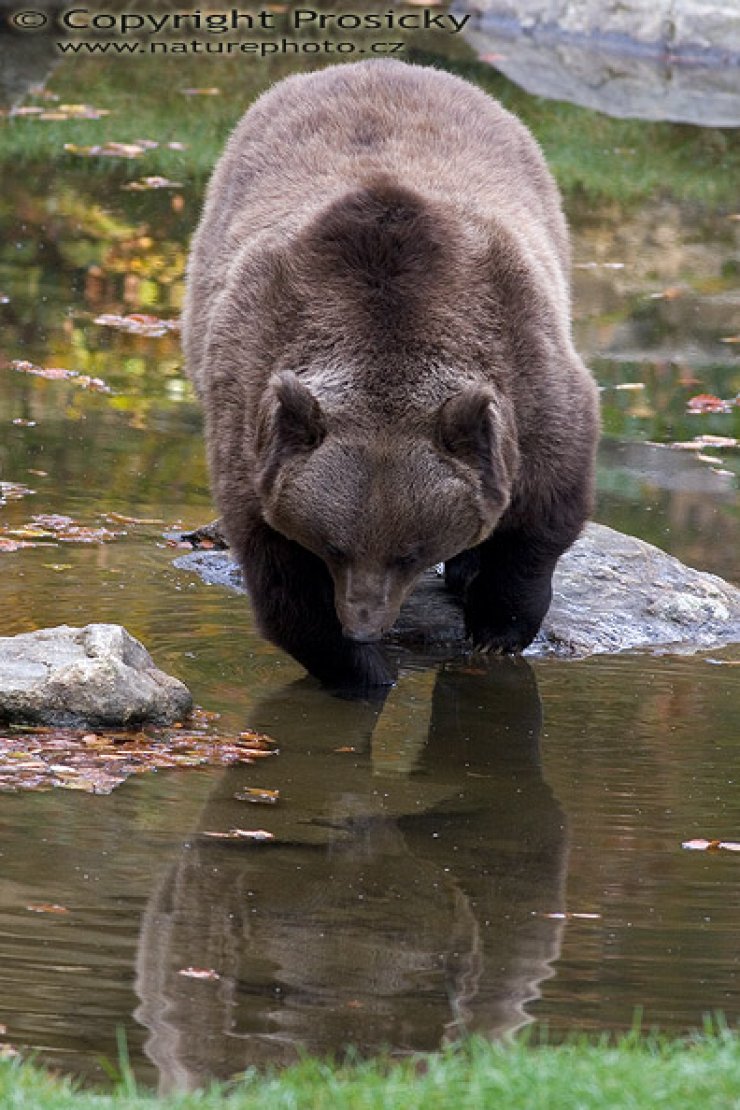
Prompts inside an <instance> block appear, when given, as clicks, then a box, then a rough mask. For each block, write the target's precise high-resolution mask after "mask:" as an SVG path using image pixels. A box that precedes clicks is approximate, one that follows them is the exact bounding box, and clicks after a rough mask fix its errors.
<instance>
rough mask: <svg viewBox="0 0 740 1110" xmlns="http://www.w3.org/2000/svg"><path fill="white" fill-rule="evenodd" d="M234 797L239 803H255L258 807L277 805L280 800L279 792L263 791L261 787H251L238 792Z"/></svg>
mask: <svg viewBox="0 0 740 1110" xmlns="http://www.w3.org/2000/svg"><path fill="white" fill-rule="evenodd" d="M234 797H235V798H236V800H237V801H238V802H254V803H256V804H257V805H259V804H262V805H270V806H271V805H275V803H276V802H277V801H278V800H279V798H280V791H279V790H263V789H262V788H260V787H259V786H249V787H247V788H246V790H240V791H238V792H237V793H236V794H235V795H234Z"/></svg>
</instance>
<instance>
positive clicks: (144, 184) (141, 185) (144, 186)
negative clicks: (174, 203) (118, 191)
mask: <svg viewBox="0 0 740 1110" xmlns="http://www.w3.org/2000/svg"><path fill="white" fill-rule="evenodd" d="M122 187H123V188H124V189H126V190H128V192H131V193H144V192H148V191H149V190H152V189H181V188H182V182H181V181H170V180H169V178H167V177H157V176H152V177H142V178H140V179H139V180H138V181H129V182H128V184H127V185H124V186H122Z"/></svg>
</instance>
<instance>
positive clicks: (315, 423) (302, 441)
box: [255, 370, 326, 481]
mask: <svg viewBox="0 0 740 1110" xmlns="http://www.w3.org/2000/svg"><path fill="white" fill-rule="evenodd" d="M325 435H326V422H325V420H324V414H323V412H322V411H321V406H320V404H319V402H318V401H317V400H316V398H315V397H314V395H313V393H311V391H310V390H309V389H307V388H306V386H305V385H303V383H302V382H301V381H299V379H298V378H297V377H296V375H295V374H293V373H291V371H290V370H284V371H283V372H282V373H280V374H275V375H274V377H272V378H271V379H270V382H269V384H268V386H267V391H266V395H265V397H264V400H263V402H262V407H261V410H260V415H259V420H258V423H257V434H256V437H255V453H256V455H257V459H258V461H259V463H260V464H261V467H260V468H261V477H262V481H270V480H271V477H274V474H275V471H276V470H277V468H278V467H279V466H280V465H281V464H282V463H283V462H284V461H285V460H286V459H287V458H289V457H290V456H291V455H297V454H303V453H305V452H308V451H313V450H314V449H315V448H316V447H318V446H319V444H320V443H321V441H322V440H323V438H324V436H325Z"/></svg>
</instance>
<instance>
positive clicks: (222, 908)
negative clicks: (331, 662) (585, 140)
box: [0, 164, 740, 1088]
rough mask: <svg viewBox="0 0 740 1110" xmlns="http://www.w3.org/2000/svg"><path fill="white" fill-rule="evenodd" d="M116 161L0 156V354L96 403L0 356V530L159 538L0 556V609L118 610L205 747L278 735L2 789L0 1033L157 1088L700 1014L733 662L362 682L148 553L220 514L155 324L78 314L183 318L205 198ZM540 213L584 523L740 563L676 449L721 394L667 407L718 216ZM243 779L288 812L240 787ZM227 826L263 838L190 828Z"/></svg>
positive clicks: (733, 658)
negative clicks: (560, 280)
mask: <svg viewBox="0 0 740 1110" xmlns="http://www.w3.org/2000/svg"><path fill="white" fill-rule="evenodd" d="M4 169H7V167H4ZM123 181H124V178H123V177H121V179H120V180H119V179H117V178H116V175H115V173H110V172H109V173H107V174H96V173H93V172H92V171H91V170H90V169H89V167H88V166H82V167H81V168H80V167H78V166H76V165H74V166H73V165H66V164H65V167H64V169H63V171H62V170H60V171H59V172H57V173H56V175H55V176H54V177H53V178H52V179H49V177H48V175H47V174H44V173H42V172H41V171H38V170H36V171H34V172H30V171H29V169H28V167H23V168H22V169H20V168H19V169H18V171H17V172H16V173H15V174H13V173H11V174H6V180H5V182H4V188H3V194H2V197H1V198H0V220H1V221H2V227H1V228H0V231H1V232H2V235H1V237H0V242H2V247H1V248H0V292H2V293H3V294H5V295H6V296H7V297H8V303H7V304H5V305H3V306H2V307H1V308H0V312H2V313H3V320H4V327H3V338H2V349H1V350H0V355H2V359H3V360H4V361H5V360H12V359H27V360H30V361H31V362H33V363H36V364H39V365H41V366H43V367H49V366H62V367H65V368H67V369H75V370H77V371H78V372H80V373H82V374H88V375H92V376H97V377H100V378H102V379H104V380H105V381H106V382H107V383H108V385H109V386H110V387H111V389H112V390H113V393H112V394H110V395H107V394H101V393H95V392H91V391H89V390H86V389H83V388H80V387H79V386H75V385H74V384H73V383H70V382H65V381H58V380H52V381H49V380H44V379H43V378H41V377H38V376H32V375H29V374H27V373H23V372H19V371H17V370H14V369H11V368H5V369H0V429H2V430H1V431H0V479H2V480H3V481H6V482H17V483H23V484H24V485H26V486H28V487H30V488H31V489H32V490H33V491H34V492H33V493H29V494H27V495H26V496H24V497H22V498H21V499H20V500H15V501H8V502H7V504H5V505H2V506H0V528H3V529H7V528H19V527H22V526H24V525H26V524H27V523H28V522H29V521H30V519H31V517H32V515H33V514H38V513H63V514H67V515H69V516H71V517H73V518H74V520H75V521H76V522H78V523H81V524H84V525H92V526H97V525H99V524H100V523H101V520H102V517H101V514H108V513H111V512H113V513H118V514H124V515H126V516H130V517H136V518H147V519H160V520H162V521H163V524H161V525H158V524H118V525H117V527H118V528H119V529H120V530H121V531H123V532H125V534H124V535H122V536H119V537H118V538H116V539H114V540H113V541H111V542H110V543H107V544H104V545H101V544H91V545H82V544H59V545H57V546H55V547H49V546H48V545H47V546H37V547H28V548H23V549H20V550H18V551H15V552H10V551H0V561H1V567H2V574H0V614H2V623H1V627H0V632H2V634H5V635H9V634H13V633H16V632H21V631H26V630H29V629H32V628H36V627H42V626H46V625H53V624H60V623H64V622H67V623H71V624H82V623H87V622H89V621H101V620H102V621H105V620H110V621H116V622H120V623H123V624H125V625H126V627H127V628H128V629H129V630H130V631H131V632H132V633H133V634H134V635H136V636H139V637H140V638H141V639H142V640H143V641H144V643H145V644H146V645H147V647H148V648H149V649H150V651H151V652H152V654H153V655H154V657H155V659H156V661H157V663H158V664H159V665H160V666H162V667H164V668H165V669H166V670H169V671H171V672H172V673H174V674H176V675H177V676H178V677H180V678H182V679H183V680H184V681H185V682H187V683H188V684H189V685H190V687H191V689H192V690H193V693H194V696H195V699H196V701H197V702H198V703H199V704H200V705H202V706H204V707H206V708H207V709H210V710H218V711H219V712H220V713H221V714H222V717H221V719H220V721H219V722H218V728H219V730H221V731H222V732H223V733H224V735H229V734H233V733H234V732H236V731H238V730H239V729H242V728H245V727H248V726H249V727H254V728H258V729H262V730H264V731H266V732H268V733H270V735H272V736H273V737H274V738H275V739H276V740H277V741H278V744H279V748H280V754H279V755H277V756H274V757H272V758H270V759H266V760H263V761H261V762H260V763H259V764H255V765H253V766H247V767H241V768H239V769H229V770H226V771H224V770H221V769H208V770H203V769H197V770H191V771H180V772H158V773H156V774H151V775H141V776H137V777H136V778H134V779H130V780H129V781H128V782H126V783H125V784H124V785H122V786H121V787H119V788H118V789H117V790H116V791H115V792H114V793H113V794H112V795H110V796H107V797H97V796H90V795H86V794H81V793H76V792H72V791H62V790H55V791H52V792H49V793H45V794H32V793H23V794H20V793H19V794H11V793H6V794H3V795H2V796H1V797H2V801H1V803H0V1026H6V1027H7V1034H6V1036H7V1039H8V1040H9V1041H11V1042H12V1043H13V1044H15V1045H18V1046H20V1047H22V1048H24V1049H25V1048H33V1049H36V1050H38V1051H39V1054H40V1058H41V1059H42V1060H44V1061H48V1062H51V1063H54V1064H58V1065H61V1066H62V1067H64V1068H65V1069H68V1070H70V1071H72V1072H75V1073H77V1074H82V1075H84V1076H86V1077H88V1078H91V1079H95V1080H96V1081H102V1080H104V1078H105V1072H104V1069H103V1068H102V1066H101V1063H100V1061H101V1058H107V1059H108V1060H115V1059H116V1056H117V1048H116V1031H117V1029H119V1028H122V1029H124V1030H125V1034H126V1038H127V1041H128V1045H129V1051H130V1054H131V1058H132V1062H133V1065H134V1068H135V1070H136V1073H137V1075H140V1076H141V1077H142V1078H143V1079H144V1080H146V1081H148V1082H150V1083H152V1084H157V1083H158V1082H159V1083H160V1084H161V1085H162V1087H164V1088H169V1087H172V1086H174V1085H190V1084H192V1083H194V1082H196V1081H197V1080H199V1079H203V1078H205V1077H207V1076H210V1075H218V1076H222V1077H224V1076H228V1075H230V1074H232V1073H233V1072H235V1071H237V1070H239V1069H241V1068H244V1067H246V1066H248V1065H249V1064H251V1063H255V1062H257V1063H267V1062H280V1063H282V1062H285V1061H290V1060H293V1059H295V1057H296V1055H297V1053H298V1052H299V1051H300V1050H302V1049H309V1050H311V1051H315V1052H319V1053H328V1052H341V1051H342V1050H343V1048H344V1047H345V1046H346V1045H347V1044H353V1045H355V1046H357V1047H358V1049H359V1051H360V1052H361V1053H363V1054H370V1053H373V1052H375V1051H377V1050H379V1049H381V1048H382V1047H384V1046H388V1047H390V1048H391V1049H392V1050H393V1051H395V1052H408V1051H413V1050H418V1049H432V1048H434V1047H436V1046H438V1045H439V1044H440V1043H442V1042H443V1041H445V1040H450V1039H454V1038H456V1037H458V1036H460V1035H461V1034H462V1033H464V1032H465V1031H466V1030H478V1031H482V1032H485V1033H487V1034H489V1035H491V1036H497V1035H500V1034H501V1033H503V1032H505V1031H508V1030H513V1029H516V1028H518V1027H520V1026H523V1025H524V1024H526V1023H528V1022H531V1021H536V1022H543V1023H546V1025H547V1026H548V1028H549V1030H550V1036H552V1037H560V1036H562V1035H564V1034H565V1033H566V1032H568V1031H570V1030H582V1029H587V1030H617V1029H623V1028H625V1027H627V1026H629V1025H630V1024H631V1023H632V1021H633V1017H634V1013H635V1010H636V1008H637V1007H641V1008H642V1012H643V1021H644V1024H645V1025H646V1026H653V1025H655V1026H659V1027H660V1028H661V1029H664V1030H668V1031H678V1030H685V1029H688V1028H692V1027H696V1026H697V1025H699V1024H701V1022H702V1020H703V1017H704V1015H705V1014H707V1013H709V1012H713V1011H718V1010H721V1011H723V1012H724V1013H725V1015H726V1016H727V1018H728V1020H729V1021H730V1022H731V1023H733V1022H736V1021H737V1019H738V1017H739V1016H740V943H739V942H738V938H739V934H738V925H737V923H738V921H739V920H740V882H739V881H738V880H739V879H740V871H739V870H738V868H739V867H740V856H738V855H733V854H732V853H721V852H715V853H711V854H710V853H701V852H688V851H685V850H682V848H681V842H682V841H685V840H688V839H690V838H693V837H707V838H712V837H714V838H719V839H726V840H740V790H739V789H738V753H739V747H738V745H739V738H738V709H739V708H740V672H738V669H737V662H738V660H737V655H736V654H735V655H733V653H731V652H729V651H724V652H721V653H715V654H712V653H710V654H709V655H708V656H706V657H702V658H697V659H692V658H683V657H682V658H675V657H670V656H662V657H651V656H649V655H633V656H623V657H617V658H606V657H603V658H595V659H592V660H589V661H585V662H573V663H568V662H558V661H541V662H538V663H536V664H535V665H530V664H528V663H527V662H526V661H521V660H520V661H516V662H514V661H500V660H499V661H491V662H490V663H487V664H485V665H483V664H481V663H480V662H479V661H477V660H475V659H462V660H460V659H459V660H452V661H448V662H443V663H440V662H439V661H436V662H435V661H433V660H424V659H421V658H418V657H413V656H409V657H408V658H407V659H406V660H405V665H404V667H403V669H402V673H401V679H400V681H399V684H398V686H397V687H396V688H394V689H393V690H392V691H391V692H390V694H389V696H388V698H387V700H386V701H385V703H384V704H376V705H373V704H367V703H357V702H349V701H342V700H338V699H333V698H331V697H329V696H328V695H326V694H325V693H323V692H322V691H320V690H319V689H317V688H316V687H315V686H314V685H313V683H312V682H310V681H308V680H305V679H303V678H302V676H301V671H300V669H299V668H298V667H297V666H296V665H295V664H294V663H293V662H292V661H291V660H290V659H288V658H287V657H286V656H284V655H282V654H281V653H280V652H278V651H277V650H276V649H273V648H271V647H270V646H269V645H267V644H265V643H264V642H263V641H262V640H261V639H260V638H259V637H258V636H257V634H256V633H255V631H254V629H253V626H252V623H251V619H250V614H249V609H248V604H247V602H246V601H245V600H244V599H243V598H239V597H234V596H227V595H226V594H225V593H224V592H222V591H220V590H219V589H217V588H214V587H208V586H205V585H203V584H202V583H200V582H198V581H195V580H194V579H193V578H192V577H191V576H190V575H188V574H186V573H185V572H181V571H178V570H176V569H174V568H173V567H172V565H171V563H172V558H173V554H174V553H173V552H172V551H171V550H170V549H169V548H168V547H167V546H166V545H165V542H164V540H163V539H162V533H163V531H164V530H165V527H172V526H174V525H176V524H178V523H179V524H182V525H184V526H195V525H197V524H199V523H203V522H204V521H205V520H207V519H210V517H211V516H212V515H213V512H212V509H211V506H210V499H209V495H208V489H207V475H206V471H205V464H204V459H203V449H202V442H201V433H200V417H199V413H198V411H197V408H196V406H195V404H194V402H193V400H192V396H191V393H190V391H189V387H187V386H186V385H185V383H184V382H183V379H182V376H181V372H180V355H179V350H178V343H177V337H176V336H175V335H173V334H172V333H169V334H167V335H165V336H161V337H157V338H142V337H137V336H130V335H123V334H121V333H119V332H117V331H115V330H111V329H110V328H106V327H104V326H102V325H98V324H95V323H94V319H95V317H96V316H97V315H99V314H100V313H105V312H107V313H110V312H117V313H121V312H146V313H155V314H158V315H161V316H164V317H167V318H170V317H175V316H177V314H178V312H179V305H180V301H181V295H182V268H183V262H184V257H185V251H186V244H187V237H188V234H189V232H190V230H191V228H192V226H193V223H194V221H195V219H196V215H197V211H198V206H199V203H200V195H199V193H198V191H197V190H195V189H191V188H182V189H178V190H175V191H172V190H169V191H162V192H157V193H131V192H126V191H123V190H122V189H121V187H120V186H121V185H122V184H123ZM568 207H569V214H570V217H571V222H572V225H573V228H574V251H575V260H576V264H577V268H576V270H575V317H576V321H575V327H576V333H577V339H578V343H579V346H580V349H581V350H582V352H583V353H584V355H585V356H586V357H587V358H588V359H589V361H590V363H591V365H592V366H593V368H594V372H595V374H596V377H597V379H598V381H599V383H600V384H601V385H602V386H604V392H603V401H604V423H605V432H606V436H605V442H604V445H603V449H602V455H601V466H600V494H599V505H598V512H597V519H598V520H600V521H603V522H605V523H609V524H612V525H615V526H616V527H619V528H623V529H624V530H626V531H631V532H634V533H636V534H638V535H641V536H642V537H644V538H646V539H649V540H651V541H652V542H655V543H658V544H659V545H660V546H662V547H664V548H665V549H666V550H669V551H671V552H672V553H673V554H676V555H678V556H680V557H681V558H683V559H685V560H686V561H687V562H690V563H691V564H693V565H695V566H699V567H702V568H705V569H710V570H713V571H715V572H717V573H721V574H724V575H725V576H727V577H730V578H734V579H735V580H737V577H738V564H737V550H738V540H739V539H740V529H739V528H738V517H737V497H736V476H737V472H738V458H737V452H736V451H735V452H733V451H732V450H731V449H727V448H723V449H722V448H716V447H713V446H706V447H705V449H704V451H703V454H704V455H705V456H708V457H707V458H701V457H699V458H697V457H696V452H694V451H681V450H676V449H672V448H670V447H669V446H668V444H670V443H672V442H673V441H676V440H681V441H685V440H690V439H692V438H693V437H694V436H696V435H699V434H711V435H715V436H733V435H734V436H737V435H738V424H737V416H736V415H732V414H726V415H722V414H720V415H716V416H710V415H704V416H689V415H687V414H686V402H687V400H688V398H689V397H691V396H692V395H693V394H696V393H709V394H715V395H717V396H720V397H724V398H727V397H731V396H734V394H735V393H736V392H737V389H738V385H739V384H740V374H739V372H738V363H737V357H736V356H735V355H734V353H733V352H734V351H736V350H737V347H736V346H733V345H731V344H727V343H723V342H722V340H723V339H725V338H727V337H731V336H736V335H737V332H738V330H740V327H739V325H740V312H739V308H738V296H737V290H736V275H737V272H738V260H737V250H736V248H737V230H738V228H739V227H740V224H739V223H738V222H736V221H732V220H730V219H729V218H728V216H729V215H730V213H728V212H726V211H707V210H706V209H704V210H699V209H698V208H696V207H693V206H690V205H688V204H681V203H679V202H677V201H668V200H658V199H656V200H655V201H649V202H646V203H644V204H643V205H641V206H639V207H637V208H635V207H632V208H631V209H629V210H626V209H622V208H620V207H619V206H618V205H617V204H615V203H606V202H605V203H603V204H602V205H596V204H594V203H593V202H588V203H586V202H585V201H583V200H577V199H574V198H571V199H570V200H569V202H568ZM666 290H668V291H669V292H668V294H667V295H666ZM676 290H678V292H676ZM656 294H658V295H657V296H656ZM635 383H637V386H638V388H633V386H634V385H635ZM624 385H627V386H628V387H629V388H627V389H621V388H620V386H624ZM17 421H22V422H23V423H17ZM29 422H31V423H29ZM246 787H264V788H266V789H270V790H279V791H280V800H279V801H278V803H277V804H275V805H271V806H267V805H264V806H257V805H254V806H252V805H250V804H249V803H247V802H245V801H243V800H238V799H237V798H236V797H235V795H236V794H238V793H240V792H241V791H243V790H244V789H245V788H246ZM234 826H237V827H247V828H264V829H266V830H268V831H270V832H272V833H273V834H274V837H275V839H274V841H272V842H270V843H266V844H252V845H244V844H231V843H226V844H225V843H223V842H219V841H217V840H213V839H209V838H207V837H205V836H203V835H202V834H203V833H204V832H209V831H223V830H225V829H228V828H231V827H234ZM40 903H58V904H61V905H63V906H65V907H66V908H67V909H68V910H69V913H67V914H64V915H54V914H44V913H36V912H33V911H32V910H29V909H28V907H29V906H32V905H38V904H40ZM563 915H566V916H563ZM567 915H575V916H567ZM580 915H587V916H580ZM189 967H192V968H201V969H213V970H215V971H216V972H218V975H219V978H217V979H211V980H197V979H193V978H189V977H186V976H183V975H181V974H180V972H181V971H182V970H183V969H186V968H189Z"/></svg>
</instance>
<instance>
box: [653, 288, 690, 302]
mask: <svg viewBox="0 0 740 1110" xmlns="http://www.w3.org/2000/svg"><path fill="white" fill-rule="evenodd" d="M683 295H684V290H683V289H682V288H681V286H680V285H669V286H668V288H667V289H661V291H660V293H651V294H650V299H651V300H652V301H675V300H677V299H678V298H679V297H682V296H683Z"/></svg>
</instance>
